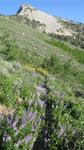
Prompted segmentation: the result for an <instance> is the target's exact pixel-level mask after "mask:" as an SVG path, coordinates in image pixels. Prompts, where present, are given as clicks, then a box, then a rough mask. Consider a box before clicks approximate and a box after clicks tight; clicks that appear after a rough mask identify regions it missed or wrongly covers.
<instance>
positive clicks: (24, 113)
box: [0, 16, 84, 150]
mask: <svg viewBox="0 0 84 150" xmlns="http://www.w3.org/2000/svg"><path fill="white" fill-rule="evenodd" d="M0 33H1V35H0V149H1V150H19V149H21V150H24V149H25V150H37V149H38V150H71V149H72V150H83V147H84V138H83V137H84V132H83V131H84V59H83V58H84V52H83V50H81V49H78V48H72V45H68V44H66V43H65V42H62V41H60V40H55V39H54V38H52V39H51V37H49V36H48V35H46V34H44V33H40V32H38V31H36V30H34V29H32V28H29V27H28V26H26V25H24V24H20V23H18V22H16V21H14V20H12V19H9V18H7V17H3V16H0Z"/></svg>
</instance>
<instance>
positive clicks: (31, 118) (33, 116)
mask: <svg viewBox="0 0 84 150" xmlns="http://www.w3.org/2000/svg"><path fill="white" fill-rule="evenodd" d="M35 118H36V114H35V113H33V114H32V116H31V117H30V121H33V120H34V119H35Z"/></svg>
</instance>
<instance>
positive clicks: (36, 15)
mask: <svg viewBox="0 0 84 150" xmlns="http://www.w3.org/2000/svg"><path fill="white" fill-rule="evenodd" d="M17 15H18V16H22V17H27V18H28V19H30V20H31V21H32V20H35V21H39V22H40V23H41V24H43V25H44V26H43V28H41V27H39V30H42V31H43V30H45V32H47V33H54V34H57V35H64V36H72V31H71V30H70V29H67V28H66V27H65V26H63V25H62V23H61V22H60V19H59V18H57V17H54V16H52V15H49V14H47V13H45V12H42V11H40V10H38V9H35V8H33V7H32V6H30V5H26V4H24V5H22V6H21V7H20V9H19V10H18V12H17Z"/></svg>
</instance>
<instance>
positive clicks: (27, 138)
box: [24, 134, 32, 144]
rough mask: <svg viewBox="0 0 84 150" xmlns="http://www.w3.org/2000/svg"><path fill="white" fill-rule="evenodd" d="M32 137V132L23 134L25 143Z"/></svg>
mask: <svg viewBox="0 0 84 150" xmlns="http://www.w3.org/2000/svg"><path fill="white" fill-rule="evenodd" d="M31 139H32V134H30V135H27V136H25V138H24V141H25V143H26V144H28V143H29V142H30V141H31Z"/></svg>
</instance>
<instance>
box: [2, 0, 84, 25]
mask: <svg viewBox="0 0 84 150" xmlns="http://www.w3.org/2000/svg"><path fill="white" fill-rule="evenodd" d="M23 3H27V4H31V5H32V6H34V7H36V8H38V9H40V10H43V11H45V12H48V13H49V14H52V15H55V16H59V17H62V18H67V19H71V20H74V21H77V22H83V23H84V0H0V13H2V14H5V15H10V14H15V13H16V12H17V10H18V9H19V7H20V5H21V4H23Z"/></svg>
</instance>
